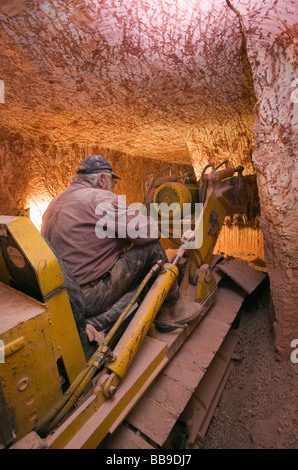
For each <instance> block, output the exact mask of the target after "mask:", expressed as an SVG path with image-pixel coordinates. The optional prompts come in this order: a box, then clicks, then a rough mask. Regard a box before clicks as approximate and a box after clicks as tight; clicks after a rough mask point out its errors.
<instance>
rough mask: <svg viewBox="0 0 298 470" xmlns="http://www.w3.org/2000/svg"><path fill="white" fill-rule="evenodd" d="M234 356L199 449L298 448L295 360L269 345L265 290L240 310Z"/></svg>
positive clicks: (270, 341)
mask: <svg viewBox="0 0 298 470" xmlns="http://www.w3.org/2000/svg"><path fill="white" fill-rule="evenodd" d="M237 331H238V333H239V335H240V341H239V343H238V346H237V348H236V350H235V353H236V356H238V360H237V361H236V362H235V365H234V368H233V369H232V372H231V374H230V376H229V379H228V382H227V384H226V387H225V389H224V392H223V394H222V396H221V400H220V402H219V405H218V408H217V410H216V412H215V414H214V416H213V419H212V421H211V423H210V426H209V429H208V431H207V433H206V435H205V440H204V445H203V448H204V449H298V399H297V398H298V397H297V395H298V364H293V363H292V362H291V360H290V357H289V359H288V360H281V359H280V358H279V356H278V355H277V352H276V350H275V348H274V337H273V332H272V328H271V321H270V291H269V288H268V289H266V290H265V292H263V294H262V295H261V296H260V297H258V299H257V300H256V301H255V302H254V303H253V304H250V305H248V306H246V308H245V309H242V311H241V317H240V325H239V327H238V330H237Z"/></svg>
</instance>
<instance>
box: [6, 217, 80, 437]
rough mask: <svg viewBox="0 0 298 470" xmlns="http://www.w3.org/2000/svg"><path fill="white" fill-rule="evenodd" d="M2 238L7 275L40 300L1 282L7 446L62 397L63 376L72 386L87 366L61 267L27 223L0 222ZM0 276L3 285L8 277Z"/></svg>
mask: <svg viewBox="0 0 298 470" xmlns="http://www.w3.org/2000/svg"><path fill="white" fill-rule="evenodd" d="M0 237H1V241H2V244H1V247H2V256H3V257H4V256H6V261H7V262H8V263H9V264H10V266H11V272H14V274H15V275H16V277H18V278H19V279H21V280H23V281H24V283H25V284H26V280H28V279H29V280H30V281H32V282H31V285H30V288H31V290H32V292H33V291H34V293H35V294H36V297H39V298H40V300H36V299H34V298H32V297H31V296H29V295H26V294H24V293H22V292H20V291H18V290H16V289H13V288H12V287H10V286H8V285H7V284H6V283H4V282H0V304H1V312H0V339H1V342H2V343H1V344H3V345H4V362H1V363H0V378H1V382H0V388H1V393H0V397H1V395H2V403H1V408H6V409H7V410H8V413H6V417H5V418H4V419H5V420H6V421H5V422H7V426H8V428H7V426H5V430H4V431H3V429H1V435H3V434H5V436H2V440H4V442H2V444H4V445H7V444H9V442H8V441H9V440H15V439H19V438H21V437H23V436H24V435H25V434H27V433H28V432H30V431H31V430H33V429H34V427H35V425H36V423H37V422H38V420H39V419H40V418H41V417H42V416H43V414H44V413H45V412H46V411H47V409H48V408H49V407H51V406H52V405H53V404H54V403H55V402H56V401H57V400H58V399H59V398H60V397H61V396H62V393H63V392H62V385H61V379H62V375H61V374H62V371H63V372H64V379H63V380H68V382H69V383H71V382H72V381H73V380H74V379H75V377H76V376H77V374H78V373H79V371H80V370H81V369H82V367H83V366H84V364H85V362H86V360H85V355H84V352H83V349H82V345H81V341H80V338H79V334H78V331H77V328H76V324H75V321H74V317H73V313H72V310H71V307H70V303H69V299H68V295H67V292H66V290H65V288H64V280H63V277H62V273H61V270H60V266H59V264H58V262H57V259H56V258H55V256H54V254H53V253H52V251H51V250H50V248H49V247H48V246H47V244H46V242H45V241H44V240H43V239H42V237H41V236H40V233H39V232H38V230H37V229H36V228H35V227H34V225H33V224H32V222H31V221H30V220H29V219H28V218H27V217H21V218H14V217H0ZM3 263H4V261H3V258H2V260H1V264H2V266H3ZM1 273H2V275H1V280H3V281H5V280H6V281H7V279H8V271H7V270H5V269H3V270H1ZM26 287H28V284H27V286H26ZM0 400H1V398H0ZM0 421H1V420H0ZM0 426H1V424H0ZM1 428H3V426H1Z"/></svg>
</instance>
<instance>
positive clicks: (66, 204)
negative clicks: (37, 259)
mask: <svg viewBox="0 0 298 470" xmlns="http://www.w3.org/2000/svg"><path fill="white" fill-rule="evenodd" d="M117 179H121V178H119V176H117V175H115V174H114V173H113V171H112V166H111V164H110V162H109V161H108V160H107V159H106V158H105V157H103V156H101V155H91V156H89V157H86V158H84V159H83V160H82V162H81V163H80V164H79V165H78V168H77V174H76V175H75V176H74V177H73V179H72V181H71V183H70V185H69V186H68V187H67V188H66V189H65V190H64V191H63V192H62V193H61V194H59V195H58V196H56V197H55V198H54V199H53V200H52V202H51V203H50V205H49V207H48V209H47V210H46V212H45V214H44V217H43V223H42V227H41V234H42V236H43V237H44V238H46V239H47V240H48V241H49V242H50V244H51V245H52V246H53V248H54V249H55V250H56V252H57V253H58V255H59V256H60V258H61V259H62V260H63V262H64V264H65V265H66V267H67V268H68V269H69V271H70V272H71V273H72V275H73V276H74V277H75V279H76V280H77V282H78V284H79V285H80V287H81V289H82V292H83V295H84V298H85V301H86V311H85V317H86V319H87V322H89V323H90V324H91V325H93V326H95V327H96V329H97V330H98V331H100V330H103V329H105V328H107V327H110V326H111V324H112V323H113V322H115V321H116V319H117V315H118V314H119V313H120V312H119V313H115V312H114V313H113V314H112V315H111V313H110V312H109V310H110V309H111V307H112V306H113V305H114V304H115V303H116V302H117V301H118V300H119V299H120V298H122V297H123V296H124V295H125V294H127V293H129V292H130V291H132V290H133V289H134V288H135V287H136V286H137V285H138V284H139V283H140V282H141V280H142V279H143V277H144V276H145V275H146V274H147V272H148V271H149V270H150V268H151V267H152V266H153V265H154V264H155V263H156V262H157V261H158V260H160V259H161V260H162V261H164V262H167V261H168V259H167V256H166V253H165V251H164V249H163V247H162V245H161V243H160V241H159V238H160V234H159V231H158V228H157V222H156V221H154V220H153V219H151V218H150V217H147V216H144V215H141V214H140V213H139V212H135V211H131V210H130V208H129V207H128V206H127V205H126V203H125V201H124V200H123V199H122V198H121V197H119V196H117V195H116V194H114V193H113V192H112V191H111V189H112V186H113V184H114V183H115V181H116V180H117ZM132 244H133V246H132V248H131V245H132ZM129 248H130V249H129ZM178 298H179V289H178V284H177V281H175V283H174V285H173V287H172V289H171V291H170V292H169V294H168V296H167V298H166V300H165V302H164V305H166V306H170V305H173V304H175V303H176V301H177V300H178ZM91 336H92V335H91Z"/></svg>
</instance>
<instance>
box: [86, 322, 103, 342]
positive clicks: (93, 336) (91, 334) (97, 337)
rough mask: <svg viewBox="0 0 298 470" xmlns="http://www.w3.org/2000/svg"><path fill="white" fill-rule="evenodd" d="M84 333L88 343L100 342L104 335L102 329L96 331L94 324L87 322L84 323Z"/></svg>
mask: <svg viewBox="0 0 298 470" xmlns="http://www.w3.org/2000/svg"><path fill="white" fill-rule="evenodd" d="M86 334H87V336H88V339H89V341H90V343H92V342H93V341H95V342H96V343H97V344H98V345H100V344H102V343H103V342H104V340H105V337H106V335H105V334H104V332H103V331H97V330H96V329H95V328H94V326H92V325H89V324H87V325H86Z"/></svg>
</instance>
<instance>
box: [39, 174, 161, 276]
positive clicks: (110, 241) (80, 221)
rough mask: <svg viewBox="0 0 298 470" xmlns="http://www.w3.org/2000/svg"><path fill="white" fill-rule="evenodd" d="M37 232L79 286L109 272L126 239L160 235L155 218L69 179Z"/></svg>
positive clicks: (148, 239) (108, 193) (144, 239)
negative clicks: (55, 252) (67, 184)
mask: <svg viewBox="0 0 298 470" xmlns="http://www.w3.org/2000/svg"><path fill="white" fill-rule="evenodd" d="M106 229H107V230H106ZM41 234H42V236H44V237H45V238H46V239H47V240H49V242H50V243H51V245H52V246H53V248H54V249H55V250H56V251H57V253H58V254H59V255H60V257H61V258H62V260H63V261H64V263H65V264H66V266H67V267H68V269H69V270H70V272H71V273H72V274H73V275H74V276H75V278H76V279H77V281H78V283H79V284H80V285H82V284H85V283H87V282H91V281H93V280H95V279H97V278H98V277H100V276H102V275H103V274H105V273H106V272H107V271H109V270H110V269H111V268H112V266H113V265H114V263H115V262H116V260H117V258H118V257H119V255H120V254H121V252H122V250H123V248H124V247H125V246H126V245H127V242H133V243H135V244H136V245H144V244H146V243H150V242H152V241H155V240H158V239H159V236H160V235H159V231H158V226H157V222H156V221H154V220H153V219H151V218H150V217H147V216H145V215H141V214H140V213H139V212H132V213H131V211H130V210H129V208H128V206H127V205H126V203H125V201H124V199H122V198H121V197H120V196H118V195H116V194H114V193H112V192H111V191H106V190H102V189H98V188H94V187H93V186H92V185H91V184H90V183H89V182H87V181H73V182H72V183H71V184H70V185H69V186H68V188H66V189H65V190H64V191H63V192H62V193H61V194H59V195H58V196H56V197H55V198H54V199H53V200H52V201H51V203H50V205H49V207H48V208H47V210H46V212H45V214H44V217H43V223H42V227H41ZM103 237H104V238H103Z"/></svg>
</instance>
